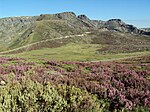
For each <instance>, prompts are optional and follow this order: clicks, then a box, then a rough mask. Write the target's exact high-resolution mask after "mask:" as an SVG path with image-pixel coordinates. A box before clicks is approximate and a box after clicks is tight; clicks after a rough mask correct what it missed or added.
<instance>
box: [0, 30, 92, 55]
mask: <svg viewBox="0 0 150 112" xmlns="http://www.w3.org/2000/svg"><path fill="white" fill-rule="evenodd" d="M89 33H91V32H85V33H83V34H79V35H68V36H62V37H59V38H53V39H46V40H42V41H39V42H35V43H31V44H28V45H25V46H22V47H18V48H15V49H12V50H8V51H3V52H0V54H5V53H10V52H14V51H17V50H20V49H23V48H28V47H30V46H32V45H36V44H39V43H42V42H47V41H52V40H59V39H65V38H70V37H83V36H86V35H87V34H89Z"/></svg>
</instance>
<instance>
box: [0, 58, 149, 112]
mask: <svg viewBox="0 0 150 112" xmlns="http://www.w3.org/2000/svg"><path fill="white" fill-rule="evenodd" d="M149 66H150V63H149V56H145V57H139V58H131V59H126V60H122V61H113V62H77V61H76V62H72V61H52V60H46V59H43V60H42V59H40V60H31V59H23V58H5V57H1V58H0V82H1V83H0V84H1V85H0V96H1V97H0V109H1V111H4V112H5V111H12V112H17V111H18V112H19V111H23V112H27V111H29V112H30V111H31V112H32V111H41V112H47V111H58V112H61V111H64V112H65V111H66V112H70V111H72V112H76V111H90V112H91V111H96V112H99V111H100V112H107V111H108V112H109V111H111V112H112V111H124V112H126V111H137V112H138V111H139V112H145V111H149V109H150V80H149V77H150V68H149Z"/></svg>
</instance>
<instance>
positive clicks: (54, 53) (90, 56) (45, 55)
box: [7, 43, 150, 61]
mask: <svg viewBox="0 0 150 112" xmlns="http://www.w3.org/2000/svg"><path fill="white" fill-rule="evenodd" d="M102 47H103V46H102V45H100V44H82V43H80V44H79V43H69V44H67V45H64V46H61V47H57V48H43V49H40V50H32V51H27V52H23V53H19V54H15V55H7V56H11V57H12V56H15V57H16V56H17V57H21V58H30V59H50V60H59V61H99V60H101V61H112V60H117V59H124V58H129V57H137V56H143V55H150V52H148V51H145V52H134V53H118V54H114V53H113V54H112V53H107V54H100V53H99V52H98V51H97V49H100V48H102Z"/></svg>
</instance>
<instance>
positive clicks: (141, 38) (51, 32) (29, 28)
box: [0, 12, 150, 52]
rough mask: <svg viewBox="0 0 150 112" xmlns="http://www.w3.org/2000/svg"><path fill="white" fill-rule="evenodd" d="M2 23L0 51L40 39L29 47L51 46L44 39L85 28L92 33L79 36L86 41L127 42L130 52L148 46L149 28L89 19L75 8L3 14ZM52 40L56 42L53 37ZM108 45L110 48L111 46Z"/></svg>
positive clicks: (82, 30)
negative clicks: (69, 10) (25, 13)
mask: <svg viewBox="0 0 150 112" xmlns="http://www.w3.org/2000/svg"><path fill="white" fill-rule="evenodd" d="M0 25H1V28H0V44H1V46H0V47H1V48H0V51H6V50H11V49H15V48H18V47H22V46H26V45H28V44H32V43H36V42H39V43H38V47H37V46H35V45H36V44H34V46H30V48H28V50H32V49H39V48H40V47H51V45H48V44H52V41H46V42H45V43H44V44H45V45H43V42H41V41H44V40H47V39H54V38H61V37H65V36H69V35H79V34H83V33H85V32H91V34H89V35H86V36H84V38H80V39H79V40H80V41H81V42H83V43H84V42H86V43H88V44H101V45H106V46H108V45H109V44H111V45H112V46H113V47H110V48H116V47H114V46H116V45H117V47H120V46H122V45H123V46H122V47H121V48H123V49H124V48H125V49H129V47H128V45H131V47H132V48H133V50H130V49H129V51H130V52H132V51H148V50H149V42H150V39H149V32H148V31H145V30H143V29H137V28H136V27H134V26H133V25H128V24H126V23H124V22H123V21H121V20H120V19H111V20H108V21H101V20H90V19H89V18H88V17H87V16H85V15H79V16H76V15H75V13H73V12H64V13H58V14H43V15H40V16H34V17H12V18H3V19H0ZM145 35H147V36H145ZM85 38H86V39H85ZM77 39H78V38H76V39H73V40H71V39H68V41H67V42H66V41H63V44H61V45H64V44H67V43H70V42H76V40H77ZM56 40H57V39H56ZM85 40H88V41H85ZM53 43H55V42H54V40H53ZM58 46H59V45H58ZM109 46H110V45H109ZM124 46H125V47H124ZM53 47H55V46H53ZM131 47H130V48H131ZM107 48H108V49H109V50H110V48H109V47H107ZM108 49H107V50H108ZM123 49H122V50H123ZM103 50H106V48H103ZM98 51H101V50H98ZM111 51H112V50H111ZM120 52H123V51H120Z"/></svg>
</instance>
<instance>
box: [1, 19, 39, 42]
mask: <svg viewBox="0 0 150 112" xmlns="http://www.w3.org/2000/svg"><path fill="white" fill-rule="evenodd" d="M35 21H36V17H10V18H3V19H0V42H1V41H2V42H4V40H5V42H6V43H7V42H9V41H10V40H12V39H13V38H16V36H18V35H19V34H20V33H21V32H22V31H24V30H26V29H27V28H29V27H31V25H32V24H34V23H35Z"/></svg>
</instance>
